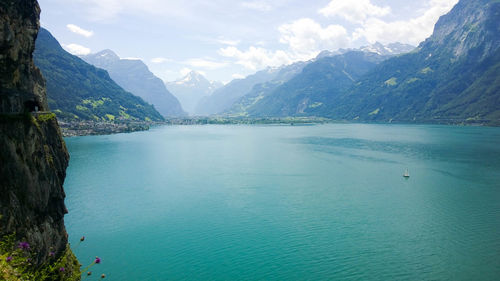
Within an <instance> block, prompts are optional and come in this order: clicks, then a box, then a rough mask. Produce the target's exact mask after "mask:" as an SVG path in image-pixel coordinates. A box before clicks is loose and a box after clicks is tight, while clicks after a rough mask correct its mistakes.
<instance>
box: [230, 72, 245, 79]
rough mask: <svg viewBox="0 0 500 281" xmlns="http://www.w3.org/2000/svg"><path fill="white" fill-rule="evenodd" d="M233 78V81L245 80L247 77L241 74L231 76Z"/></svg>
mask: <svg viewBox="0 0 500 281" xmlns="http://www.w3.org/2000/svg"><path fill="white" fill-rule="evenodd" d="M231 77H232V78H233V79H243V78H245V75H241V74H239V73H235V74H233V75H231Z"/></svg>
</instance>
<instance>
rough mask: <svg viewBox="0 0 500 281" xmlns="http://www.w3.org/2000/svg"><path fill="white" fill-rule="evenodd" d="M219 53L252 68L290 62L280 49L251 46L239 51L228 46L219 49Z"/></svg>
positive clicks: (288, 57)
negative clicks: (273, 49) (270, 49)
mask: <svg viewBox="0 0 500 281" xmlns="http://www.w3.org/2000/svg"><path fill="white" fill-rule="evenodd" d="M219 54H220V55H221V56H224V57H230V58H234V59H236V63H237V64H240V65H243V66H244V67H246V68H248V69H252V70H256V69H259V68H263V67H266V66H280V65H283V64H289V63H291V62H292V59H291V58H290V56H289V55H288V54H287V53H286V52H285V51H282V50H277V51H274V52H273V51H269V50H266V49H264V48H260V47H254V46H251V47H250V48H248V50H246V51H241V50H239V49H238V48H236V47H233V46H230V47H227V48H222V49H219Z"/></svg>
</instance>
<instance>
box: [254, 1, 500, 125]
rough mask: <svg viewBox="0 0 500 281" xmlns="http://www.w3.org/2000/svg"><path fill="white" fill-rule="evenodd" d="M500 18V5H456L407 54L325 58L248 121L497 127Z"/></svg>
mask: <svg viewBox="0 0 500 281" xmlns="http://www.w3.org/2000/svg"><path fill="white" fill-rule="evenodd" d="M499 18H500V1H497V0H461V1H459V2H458V4H457V5H456V6H455V7H454V8H453V9H452V10H451V11H450V12H449V13H448V14H446V15H444V16H442V17H441V18H440V19H439V20H438V22H437V23H436V25H435V28H434V32H433V34H432V35H431V37H429V38H428V39H426V40H425V41H424V42H422V43H421V44H420V45H419V46H418V48H416V49H415V50H413V51H411V52H410V53H406V54H400V55H398V56H394V57H392V58H389V59H386V60H384V61H382V62H380V63H378V64H376V62H377V61H372V62H373V63H375V64H370V63H368V62H366V61H365V60H364V58H363V55H362V54H360V53H359V52H358V54H356V52H352V51H351V52H345V50H341V51H340V52H339V53H340V54H339V53H327V52H323V53H322V54H320V56H318V58H317V59H316V61H314V62H312V63H311V64H309V65H308V66H307V67H306V68H304V71H303V72H302V73H301V74H298V75H297V76H295V77H294V78H293V79H291V80H290V81H288V82H286V83H284V84H283V85H281V86H279V87H277V88H276V89H272V93H267V94H266V95H265V96H264V97H262V98H259V100H258V102H256V103H255V104H254V105H253V106H252V107H251V108H246V114H247V115H249V116H322V117H329V118H333V119H337V120H358V121H364V122H433V123H463V122H465V123H480V124H500V60H499V59H500V50H499V47H500V21H499V20H498V19H499ZM387 49H390V52H389V50H387ZM401 49H404V48H401V46H400V45H392V46H391V47H388V46H387V48H386V47H384V48H381V45H380V44H376V46H371V47H368V48H362V49H361V50H364V51H365V52H362V53H365V54H366V51H370V52H372V51H373V52H375V53H372V54H373V55H376V56H379V58H380V57H385V54H387V53H385V52H384V50H385V51H387V52H388V53H390V54H394V52H395V51H398V52H399V51H400V50H401ZM339 56H340V57H339ZM353 60H354V61H353ZM377 60H378V59H377ZM342 62H345V63H346V64H344V65H343V64H342ZM353 62H354V63H355V64H354V65H351V64H352V63H353ZM346 67H348V69H347V68H346ZM349 80H351V81H349Z"/></svg>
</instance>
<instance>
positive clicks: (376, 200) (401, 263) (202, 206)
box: [65, 124, 500, 281]
mask: <svg viewBox="0 0 500 281" xmlns="http://www.w3.org/2000/svg"><path fill="white" fill-rule="evenodd" d="M66 143H67V146H68V149H69V151H70V154H71V160H70V166H69V168H68V170H67V178H66V182H65V190H66V195H67V198H66V204H67V207H68V210H69V214H68V215H66V217H65V221H66V227H67V231H68V233H69V235H70V242H71V245H72V248H73V249H74V251H75V253H76V255H77V257H78V258H79V260H80V262H81V263H82V264H83V265H84V267H85V266H86V265H88V264H89V263H91V262H92V261H93V259H94V258H95V256H99V257H100V258H101V259H102V263H101V264H99V265H95V266H93V267H92V268H91V271H92V272H93V275H92V276H91V277H92V278H87V280H97V279H98V278H97V277H98V276H96V275H97V274H98V275H100V274H101V273H105V274H106V275H107V278H106V280H120V281H124V280H431V279H432V280H494V279H496V280H498V278H499V276H500V128H488V127H454V126H433V125H364V124H328V125H315V126H243V125H242V126H217V125H213V126H212V125H209V126H165V127H156V128H153V129H151V130H150V131H147V132H138V133H132V134H117V135H109V136H87V137H74V138H67V139H66ZM406 168H408V169H409V172H410V178H409V179H405V178H403V176H402V175H403V173H404V170H405V169H406ZM83 235H84V236H85V237H86V239H85V241H84V242H83V243H79V239H80V237H81V236H83ZM84 280H85V279H84Z"/></svg>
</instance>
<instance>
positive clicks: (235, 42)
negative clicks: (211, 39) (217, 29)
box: [215, 39, 240, 46]
mask: <svg viewBox="0 0 500 281" xmlns="http://www.w3.org/2000/svg"><path fill="white" fill-rule="evenodd" d="M215 41H216V42H217V43H219V44H222V45H229V46H237V45H238V44H240V40H229V39H216V40H215Z"/></svg>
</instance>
